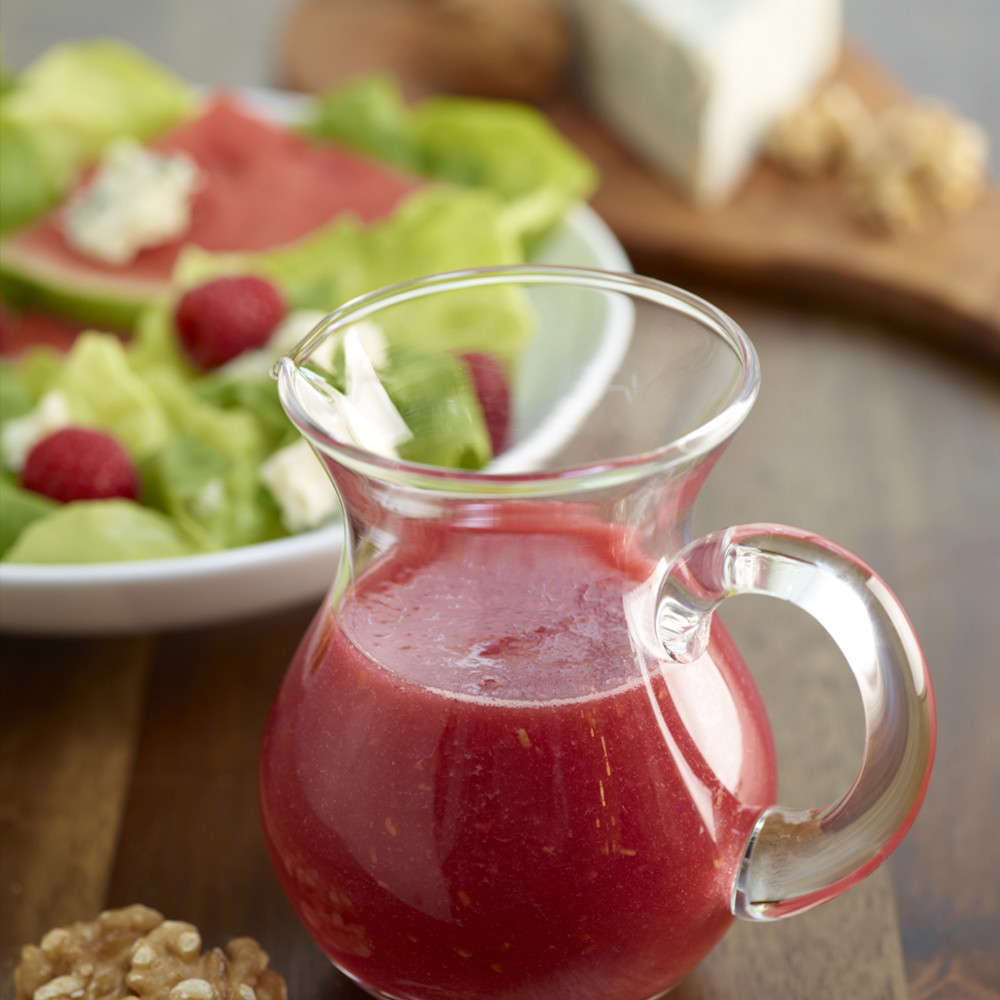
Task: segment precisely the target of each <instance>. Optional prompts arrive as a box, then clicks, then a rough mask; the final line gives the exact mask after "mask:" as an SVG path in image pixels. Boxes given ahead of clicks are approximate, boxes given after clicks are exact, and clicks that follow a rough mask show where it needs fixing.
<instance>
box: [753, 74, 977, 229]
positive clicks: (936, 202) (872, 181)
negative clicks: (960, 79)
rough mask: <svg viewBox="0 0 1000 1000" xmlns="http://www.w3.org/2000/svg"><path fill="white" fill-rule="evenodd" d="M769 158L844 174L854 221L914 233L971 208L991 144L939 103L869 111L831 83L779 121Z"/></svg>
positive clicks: (798, 168)
mask: <svg viewBox="0 0 1000 1000" xmlns="http://www.w3.org/2000/svg"><path fill="white" fill-rule="evenodd" d="M764 151H765V154H766V155H767V156H768V158H769V159H770V160H771V161H772V162H774V163H776V164H778V165H779V166H782V167H784V168H785V169H788V170H791V171H793V172H794V173H798V174H802V175H806V176H816V175H818V174H820V173H823V172H827V171H831V170H833V171H836V172H838V173H839V175H840V178H841V181H842V184H843V190H844V193H845V197H846V199H847V203H848V206H849V207H850V210H851V212H852V214H853V215H854V217H855V219H856V220H857V221H858V222H859V223H861V224H862V225H864V226H866V227H868V228H869V229H872V230H876V231H879V232H883V233H900V232H915V231H917V230H920V229H924V228H926V227H927V226H928V225H929V224H931V223H933V222H934V221H936V220H943V219H949V218H954V217H956V216H958V215H961V214H962V213H963V212H966V211H968V210H969V209H970V208H971V207H972V205H973V204H974V203H975V201H976V199H977V198H978V197H979V195H980V194H981V193H982V191H983V189H984V187H985V184H986V165H987V160H988V156H989V142H988V140H987V137H986V132H985V131H984V130H983V129H982V128H981V127H980V126H979V125H977V124H976V123H975V122H971V121H969V120H968V119H965V118H962V117H961V116H960V115H958V114H957V113H956V112H955V111H953V110H952V109H951V108H949V107H948V106H947V105H945V104H943V103H942V102H939V101H922V102H916V103H908V104H902V105H899V106H897V107H893V108H890V109H889V110H888V111H885V112H884V113H883V114H881V115H878V116H875V115H872V114H871V113H870V112H869V111H868V109H867V108H866V107H865V106H864V104H863V103H862V101H861V99H860V98H859V97H858V95H857V94H856V93H855V91H853V90H852V89H851V88H850V87H849V86H847V84H844V83H833V84H830V85H829V86H827V87H825V88H823V89H821V90H819V91H817V92H816V93H815V94H814V95H813V96H812V97H811V98H810V99H809V100H808V101H806V102H805V103H804V104H802V105H801V106H800V107H798V108H795V109H794V110H793V111H791V112H790V113H789V114H787V115H785V116H784V117H783V118H781V119H780V120H778V121H777V122H776V123H775V124H774V126H773V128H772V129H771V131H770V133H769V135H768V137H767V140H766V143H765V146H764Z"/></svg>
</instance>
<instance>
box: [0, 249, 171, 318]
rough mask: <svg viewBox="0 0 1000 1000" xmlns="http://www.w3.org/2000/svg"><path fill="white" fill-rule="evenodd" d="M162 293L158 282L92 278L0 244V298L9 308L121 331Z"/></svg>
mask: <svg viewBox="0 0 1000 1000" xmlns="http://www.w3.org/2000/svg"><path fill="white" fill-rule="evenodd" d="M163 292H164V286H163V284H162V283H161V282H159V281H156V282H152V281H145V280H136V279H130V278H128V277H127V276H124V275H114V276H110V277H108V278H107V279H102V278H100V277H95V275H94V273H93V271H92V270H91V269H89V268H87V269H81V270H80V271H79V272H78V271H77V270H76V269H74V268H73V267H71V266H67V265H66V264H65V263H63V262H61V261H55V260H53V259H52V258H51V257H49V256H47V255H43V254H40V253H33V252H31V251H29V250H27V249H26V248H24V247H19V246H18V245H17V242H16V240H14V239H7V240H4V241H3V242H0V299H2V300H3V301H4V302H5V303H6V305H7V306H8V307H9V308H11V309H13V310H15V311H22V310H38V311H43V312H46V313H51V314H53V315H56V316H62V317H65V318H66V319H71V320H73V321H75V322H77V323H82V324H92V325H94V326H96V327H100V328H108V329H112V330H126V329H129V328H130V327H132V326H133V325H134V323H135V321H136V319H137V318H138V316H139V314H140V313H141V312H142V310H143V309H145V308H146V307H147V306H148V305H150V303H151V302H153V301H155V299H156V298H157V297H158V296H159V295H161V294H162V293H163Z"/></svg>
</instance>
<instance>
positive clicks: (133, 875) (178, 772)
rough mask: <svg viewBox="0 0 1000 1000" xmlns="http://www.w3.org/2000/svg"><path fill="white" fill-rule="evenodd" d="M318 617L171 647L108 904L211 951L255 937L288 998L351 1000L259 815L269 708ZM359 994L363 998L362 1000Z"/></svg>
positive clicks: (152, 701)
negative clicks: (341, 999)
mask: <svg viewBox="0 0 1000 1000" xmlns="http://www.w3.org/2000/svg"><path fill="white" fill-rule="evenodd" d="M310 617H311V610H309V609H306V610H296V611H293V612H289V613H285V614H282V615H277V616H264V617H261V618H259V619H255V620H251V621H246V622H238V623H234V624H231V625H226V626H222V627H219V628H212V629H199V630H190V631H181V632H177V633H174V634H170V635H166V636H163V637H161V638H160V639H159V640H158V641H157V644H156V650H155V654H154V657H153V663H152V669H151V676H150V683H149V696H148V708H147V712H146V717H145V720H144V724H143V732H142V739H141V741H140V744H139V747H138V751H137V754H136V761H135V766H134V776H133V782H132V787H131V791H130V795H129V801H128V806H127V809H126V811H125V817H124V822H123V826H122V834H121V839H120V843H119V848H118V854H117V860H116V864H115V867H114V870H113V873H112V878H111V883H110V888H109V891H108V899H107V902H108V905H109V906H124V905H127V904H129V903H134V902H142V903H145V904H146V905H148V906H152V907H154V908H155V909H158V910H159V911H160V912H162V913H163V914H164V915H165V916H167V917H169V918H171V919H178V920H187V921H190V922H191V923H194V924H196V925H197V926H198V927H199V929H200V930H201V932H202V936H203V939H204V941H205V942H206V945H208V946H215V945H220V944H224V943H225V942H226V941H227V940H229V939H230V938H231V937H236V936H239V935H244V934H248V935H250V936H252V937H255V938H256V939H257V940H258V941H260V943H261V945H262V946H263V947H264V949H265V950H266V951H267V952H268V953H269V954H270V955H271V957H272V966H273V967H274V968H276V969H277V970H278V971H279V972H281V973H282V974H283V975H285V976H286V978H287V980H288V985H289V991H290V994H289V995H290V996H293V997H296V998H301V1000H310V998H317V1000H318V998H319V997H324V998H330V997H332V996H340V995H344V996H351V995H353V994H351V993H350V992H347V993H344V994H341V993H337V992H332V991H334V990H336V989H341V988H345V984H346V980H344V981H343V983H341V980H342V977H341V976H339V974H337V973H335V971H334V970H333V968H332V966H330V964H329V963H328V962H327V961H326V959H325V958H324V956H323V955H322V953H321V952H320V951H319V949H318V948H316V946H315V945H314V944H313V943H312V941H311V940H310V939H309V937H308V935H307V934H306V932H305V931H304V930H303V929H302V927H301V925H300V924H299V922H298V920H297V918H296V917H295V915H294V913H293V912H292V910H291V908H290V906H289V905H288V903H287V902H286V900H285V898H284V895H283V893H282V891H281V888H280V886H279V885H278V882H277V879H276V878H275V875H274V873H273V870H272V868H271V864H270V860H269V859H268V856H267V850H266V846H265V844H264V839H263V835H262V833H261V827H260V820H259V815H258V811H257V753H258V749H259V745H260V739H261V735H262V732H263V727H264V722H265V719H266V715H267V711H268V708H269V707H270V703H271V699H272V698H273V696H274V694H275V692H276V690H277V685H278V682H279V680H280V678H281V676H282V674H283V673H284V670H285V667H286V666H287V664H288V662H289V660H290V659H291V656H292V653H293V652H294V649H295V646H296V645H297V643H298V640H299V638H300V637H301V636H302V634H303V633H304V632H305V630H306V627H307V624H308V622H309V619H310ZM358 995H361V994H358Z"/></svg>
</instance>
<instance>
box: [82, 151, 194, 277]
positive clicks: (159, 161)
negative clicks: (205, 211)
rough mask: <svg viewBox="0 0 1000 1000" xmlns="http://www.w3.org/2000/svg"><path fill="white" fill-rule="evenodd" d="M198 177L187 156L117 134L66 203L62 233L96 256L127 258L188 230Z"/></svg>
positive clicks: (111, 261) (107, 261) (122, 261)
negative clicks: (87, 181)
mask: <svg viewBox="0 0 1000 1000" xmlns="http://www.w3.org/2000/svg"><path fill="white" fill-rule="evenodd" d="M199 182H200V172H199V170H198V167H197V165H196V164H195V162H194V161H193V160H192V159H191V158H190V157H189V156H186V155H185V154H183V153H160V152H156V151H155V150H150V149H146V148H144V147H143V146H141V145H140V144H139V143H138V142H136V141H135V140H133V139H122V140H119V141H118V142H115V143H113V144H112V145H111V146H110V147H109V149H108V152H107V154H106V156H105V158H104V160H103V161H102V162H101V166H100V167H99V168H98V171H97V173H96V175H95V177H94V180H93V182H92V183H91V184H90V185H89V186H88V187H87V189H86V190H85V191H83V192H81V193H80V194H79V195H78V196H77V197H76V198H74V199H73V201H71V202H70V204H69V205H68V206H67V208H66V213H65V216H64V219H63V229H64V233H65V235H66V239H67V240H68V241H69V243H70V245H71V246H73V247H74V248H75V249H76V250H78V251H79V252H80V253H82V254H85V255H86V256H88V257H91V258H93V259H94V260H99V261H102V262H103V263H105V264H114V265H122V264H127V263H129V262H130V261H131V260H133V259H134V258H135V256H136V254H138V253H139V251H140V250H142V249H143V248H145V247H152V246H158V245H160V244H161V243H166V242H168V241H169V240H172V239H175V238H176V237H178V236H180V235H181V234H182V233H184V232H186V231H187V229H188V228H189V227H190V225H191V206H192V203H193V201H194V196H195V194H196V193H197V190H198V185H199Z"/></svg>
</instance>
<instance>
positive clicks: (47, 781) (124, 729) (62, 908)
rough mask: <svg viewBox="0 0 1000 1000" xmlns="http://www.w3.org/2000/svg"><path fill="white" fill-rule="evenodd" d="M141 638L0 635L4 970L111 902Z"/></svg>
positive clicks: (135, 721) (133, 733)
mask: <svg viewBox="0 0 1000 1000" xmlns="http://www.w3.org/2000/svg"><path fill="white" fill-rule="evenodd" d="M149 649H150V643H149V642H148V640H145V639H116V640H107V639H91V640H86V641H73V640H47V639H39V638H30V637H21V636H3V637H2V639H0V663H2V669H0V887H2V891H0V954H2V968H0V977H2V980H3V983H4V989H6V988H7V987H8V986H9V982H8V980H9V978H10V974H11V972H12V970H13V967H14V965H15V964H16V962H17V956H18V953H19V950H20V947H21V945H23V944H27V943H29V942H37V941H38V940H39V939H40V938H41V936H42V935H43V934H44V933H45V932H46V931H47V930H48V929H49V928H51V927H54V926H57V925H60V924H66V923H69V922H71V921H74V920H88V919H91V918H92V917H93V916H94V915H95V914H96V913H97V912H98V911H99V910H100V909H101V908H102V906H103V903H104V895H105V891H106V888H107V877H108V871H109V869H110V865H111V859H112V857H113V855H114V850H115V843H116V838H117V833H118V827H119V823H120V821H121V811H122V808H123V805H124V802H125V798H126V793H127V788H128V780H129V774H130V768H131V762H132V756H133V753H134V750H135V742H136V739H137V736H138V730H139V717H140V712H141V707H142V699H143V692H144V688H145V679H146V668H147V663H148V656H149Z"/></svg>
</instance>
